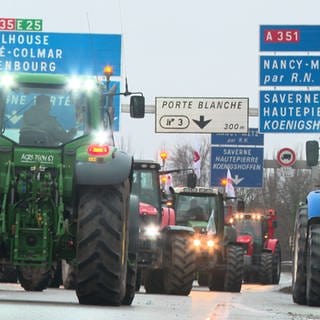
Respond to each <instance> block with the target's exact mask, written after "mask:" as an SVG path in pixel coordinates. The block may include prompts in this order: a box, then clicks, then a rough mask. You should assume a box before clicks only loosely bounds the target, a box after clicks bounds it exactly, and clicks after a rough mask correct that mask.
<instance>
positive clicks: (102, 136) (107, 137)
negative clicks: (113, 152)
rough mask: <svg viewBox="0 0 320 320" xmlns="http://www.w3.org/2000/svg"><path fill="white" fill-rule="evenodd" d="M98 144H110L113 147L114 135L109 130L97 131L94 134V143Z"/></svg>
mask: <svg viewBox="0 0 320 320" xmlns="http://www.w3.org/2000/svg"><path fill="white" fill-rule="evenodd" d="M92 143H96V144H100V145H103V144H109V145H113V141H112V133H111V132H110V131H108V130H97V131H94V132H93V141H92Z"/></svg>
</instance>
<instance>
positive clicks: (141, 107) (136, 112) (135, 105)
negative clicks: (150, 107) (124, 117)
mask: <svg viewBox="0 0 320 320" xmlns="http://www.w3.org/2000/svg"><path fill="white" fill-rule="evenodd" d="M144 113H145V101H144V96H131V97H130V117H131V118H144Z"/></svg>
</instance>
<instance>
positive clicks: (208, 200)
mask: <svg viewBox="0 0 320 320" xmlns="http://www.w3.org/2000/svg"><path fill="white" fill-rule="evenodd" d="M217 206H218V204H217V197H216V196H212V195H210V196H205V195H201V196H199V195H196V194H192V195H190V194H177V195H176V201H175V212H176V220H177V222H179V223H182V224H185V223H186V222H187V221H194V220H197V221H206V222H208V220H209V218H210V216H211V214H212V212H217V211H218V207H217Z"/></svg>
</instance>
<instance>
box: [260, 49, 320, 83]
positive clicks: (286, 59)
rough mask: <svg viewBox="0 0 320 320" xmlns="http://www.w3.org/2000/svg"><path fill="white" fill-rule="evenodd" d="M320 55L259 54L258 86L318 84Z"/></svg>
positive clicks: (319, 81)
mask: <svg viewBox="0 0 320 320" xmlns="http://www.w3.org/2000/svg"><path fill="white" fill-rule="evenodd" d="M319 70H320V56H292V55H291V56H260V86H320V72H319Z"/></svg>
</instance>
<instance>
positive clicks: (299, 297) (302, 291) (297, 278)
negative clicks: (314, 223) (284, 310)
mask: <svg viewBox="0 0 320 320" xmlns="http://www.w3.org/2000/svg"><path fill="white" fill-rule="evenodd" d="M307 225H308V212H307V207H306V206H304V207H301V208H299V209H298V212H297V216H296V222H295V228H294V234H293V264H292V298H293V301H294V302H295V303H298V304H303V305H305V304H306V281H307V280H306V266H305V256H306V240H307Z"/></svg>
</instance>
